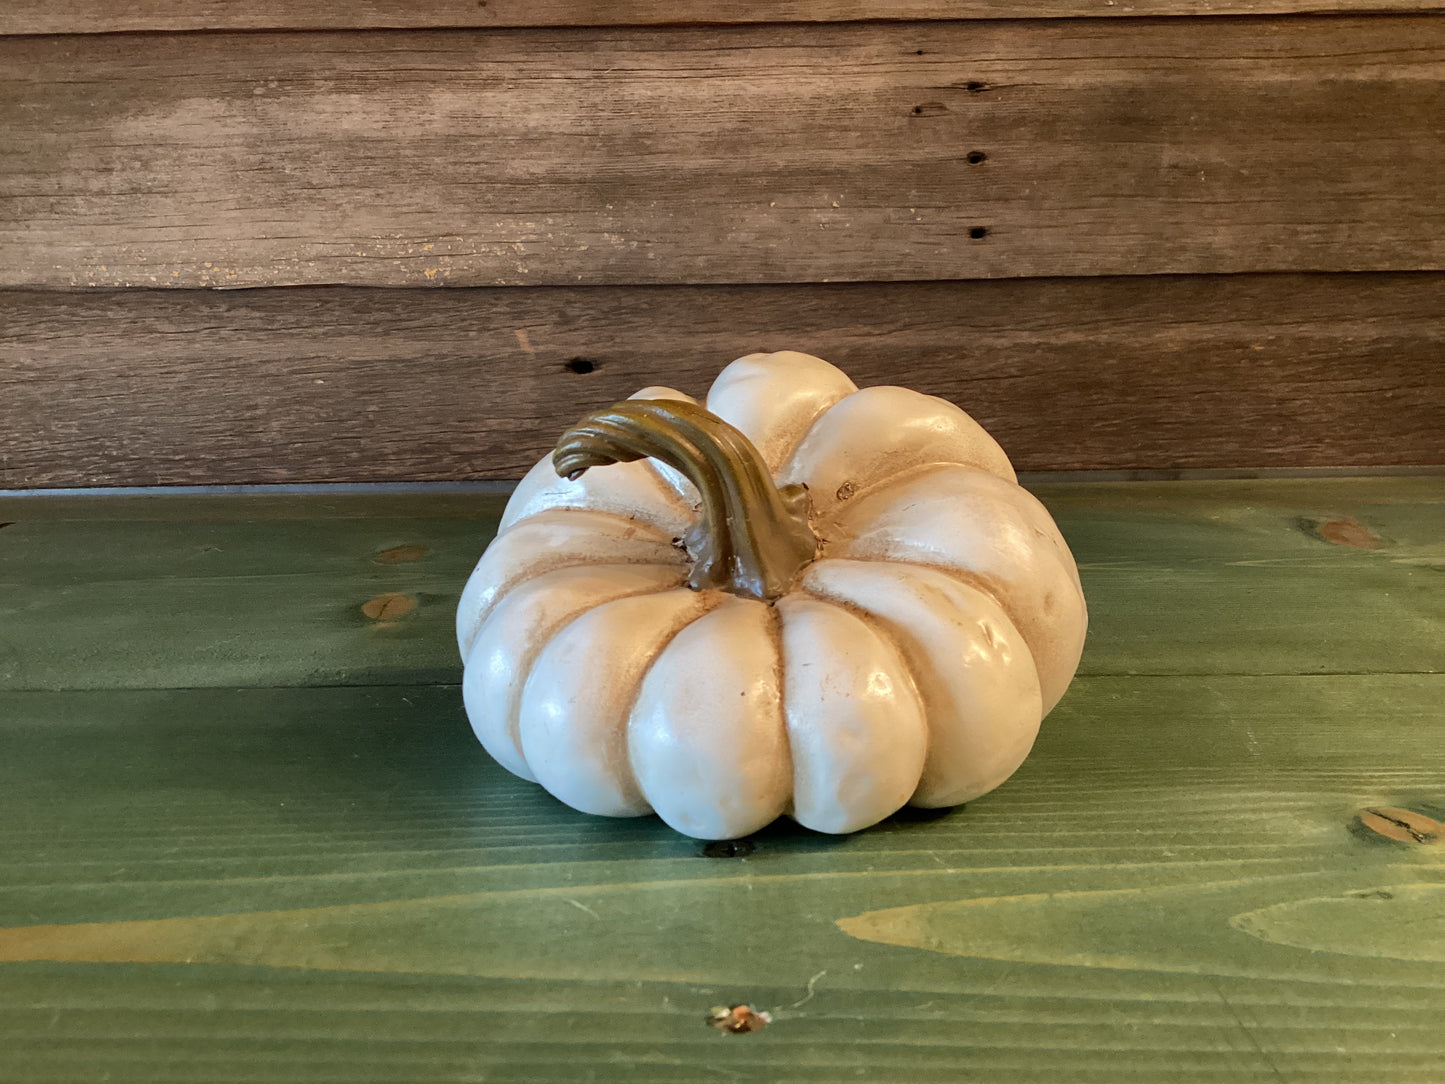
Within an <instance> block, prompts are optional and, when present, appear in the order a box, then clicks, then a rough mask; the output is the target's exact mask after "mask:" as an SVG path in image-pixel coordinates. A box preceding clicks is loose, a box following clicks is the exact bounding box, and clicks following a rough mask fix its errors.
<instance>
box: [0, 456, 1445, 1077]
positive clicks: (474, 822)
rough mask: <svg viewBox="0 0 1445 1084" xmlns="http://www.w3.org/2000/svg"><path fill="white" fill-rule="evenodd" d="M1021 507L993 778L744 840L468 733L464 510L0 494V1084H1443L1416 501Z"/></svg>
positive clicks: (1184, 494)
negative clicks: (1035, 573)
mask: <svg viewBox="0 0 1445 1084" xmlns="http://www.w3.org/2000/svg"><path fill="white" fill-rule="evenodd" d="M1034 488H1035V491H1036V492H1037V493H1038V494H1039V496H1040V497H1041V498H1042V499H1043V500H1044V502H1045V503H1046V504H1047V505H1048V506H1049V507H1050V509H1051V510H1052V511H1053V512H1054V514H1055V517H1056V518H1057V520H1058V522H1059V525H1060V527H1061V528H1062V530H1063V532H1064V534H1065V536H1066V537H1067V538H1068V540H1069V543H1070V545H1071V546H1072V547H1073V549H1074V553H1075V555H1076V557H1077V558H1078V560H1079V564H1080V570H1081V574H1082V576H1083V580H1084V587H1085V591H1086V593H1087V595H1088V599H1089V603H1090V611H1091V621H1092V623H1091V629H1090V639H1089V644H1088V648H1087V650H1086V652H1085V655H1084V660H1083V664H1082V666H1081V668H1080V673H1079V677H1078V678H1076V680H1075V682H1074V685H1073V686H1072V688H1071V690H1070V692H1069V693H1068V695H1067V696H1066V697H1065V699H1064V700H1063V702H1062V704H1060V706H1059V707H1058V708H1057V709H1056V710H1055V712H1054V713H1053V714H1052V715H1051V716H1050V717H1049V718H1048V719H1047V720H1046V721H1045V724H1044V729H1043V732H1042V734H1041V735H1040V738H1039V742H1038V745H1037V747H1036V749H1035V752H1034V754H1033V755H1032V756H1031V757H1030V759H1029V760H1028V761H1027V763H1026V764H1025V765H1024V767H1023V768H1022V769H1021V770H1020V771H1019V773H1018V774H1017V775H1016V776H1015V777H1014V778H1013V779H1012V780H1010V781H1009V782H1008V783H1007V784H1005V785H1004V786H1003V787H1002V788H1000V789H999V790H997V791H996V792H994V793H993V794H990V795H988V796H986V797H984V798H982V799H979V800H978V801H976V802H973V803H970V804H969V805H968V807H967V808H960V809H957V810H954V811H951V812H947V813H944V814H941V815H940V814H937V813H928V814H924V813H922V812H912V813H909V812H905V813H902V814H899V815H898V816H896V817H894V818H892V819H890V820H889V821H886V822H884V823H883V824H882V825H880V826H878V827H876V828H874V829H872V830H869V831H867V832H863V833H859V834H857V835H854V836H847V837H826V836H821V835H817V834H814V833H811V832H808V831H806V830H803V829H801V828H798V827H796V826H794V825H791V824H789V823H779V824H776V825H773V826H772V827H770V828H768V829H766V830H764V831H763V832H761V833H759V834H758V835H757V836H755V837H753V838H752V839H750V840H748V841H746V844H747V845H746V846H741V847H737V848H733V850H734V851H736V853H732V854H717V853H716V852H717V850H718V849H717V848H713V849H712V851H713V852H714V853H711V854H710V853H708V850H707V849H705V848H704V846H703V845H702V844H700V843H698V842H697V841H694V840H690V839H687V838H684V837H682V836H679V835H677V834H676V833H674V832H672V831H671V830H670V829H668V828H667V827H666V826H665V825H663V824H662V823H661V822H659V821H658V820H656V819H655V818H650V817H649V818H643V819H639V820H622V821H612V820H605V819H599V818H593V817H588V816H585V815H583V814H579V813H575V812H573V811H572V810H570V809H567V808H566V807H564V806H562V805H560V804H559V803H557V802H556V801H554V800H553V799H551V798H550V797H549V796H548V795H547V794H545V793H544V792H542V791H541V790H540V789H538V788H537V787H536V786H534V785H532V784H528V783H524V782H522V781H520V780H517V779H515V778H513V777H512V776H510V775H508V774H507V773H506V772H505V771H503V770H502V769H500V768H499V767H497V766H496V765H495V764H494V763H493V762H492V761H491V760H490V759H489V758H488V757H487V755H486V754H485V753H484V752H483V751H482V750H481V748H480V747H479V746H478V745H477V744H476V742H475V739H474V738H473V737H472V734H471V731H470V729H469V728H468V726H467V723H466V719H465V716H464V713H463V711H462V706H461V696H460V691H459V688H458V683H459V680H460V663H459V661H458V659H457V657H456V648H455V643H454V640H453V634H452V618H453V608H454V606H455V603H456V599H457V596H458V594H459V592H460V589H461V587H462V584H463V583H464V582H465V579H466V576H467V573H468V571H469V570H470V567H471V565H472V564H473V563H474V562H475V560H476V558H477V557H478V555H479V554H480V553H481V550H482V549H483V547H484V546H485V544H486V542H487V541H488V539H489V538H490V537H491V535H492V533H493V531H494V530H495V526H496V517H497V514H498V511H499V507H500V506H499V500H498V499H497V498H495V497H487V496H478V495H472V496H468V495H455V494H452V495H432V494H371V495H365V494H361V495H356V494H353V495H321V496H317V495H309V496H306V495H298V496H268V497H238V496H216V497H194V496H157V497H121V496H117V497H109V498H103V497H87V498H79V497H77V498H67V497H47V498H18V499H9V500H0V524H4V526H3V527H0V1081H6V1082H9V1081H26V1082H29V1081H91V1080H94V1081H101V1080H104V1081H138V1082H141V1081H143V1082H154V1084H161V1082H170V1081H176V1082H201V1081H298V1082H301V1081H337V1082H367V1081H378V1082H380V1081H427V1082H441V1081H504V1082H513V1081H516V1082H524V1081H579V1082H582V1081H613V1080H616V1081H636V1082H652V1081H689V1082H690V1081H712V1080H718V1081H780V1082H781V1081H810V1082H814V1081H816V1082H832V1081H843V1080H862V1081H895V1080H896V1081H906V1082H909V1084H925V1082H932V1081H939V1082H945V1081H947V1082H953V1081H975V1080H976V1081H1048V1082H1050V1084H1053V1082H1060V1081H1062V1082H1072V1081H1080V1082H1092V1081H1099V1082H1106V1081H1107V1082H1115V1081H1153V1080H1160V1081H1186V1080H1187V1081H1194V1080H1198V1081H1254V1080H1260V1081H1265V1080H1268V1081H1340V1082H1350V1084H1354V1082H1359V1081H1371V1082H1385V1081H1411V1082H1420V1084H1440V1082H1441V1081H1445V846H1442V845H1441V844H1440V843H1439V842H1438V841H1432V837H1431V836H1430V834H1429V833H1428V832H1423V833H1417V836H1418V840H1417V839H1416V838H1409V839H1407V840H1406V841H1397V840H1393V839H1389V838H1386V837H1385V836H1384V835H1382V834H1380V833H1378V832H1375V831H1372V830H1371V828H1370V827H1368V826H1367V824H1366V823H1365V822H1364V821H1362V820H1361V818H1360V812H1361V811H1362V810H1365V809H1370V808H1378V807H1390V808H1394V809H1402V810H1412V811H1414V812H1415V813H1416V814H1418V815H1419V818H1420V819H1419V821H1418V822H1417V823H1419V824H1425V825H1427V826H1428V824H1429V823H1430V819H1431V818H1433V819H1435V820H1440V819H1445V676H1442V675H1441V673H1440V670H1441V665H1442V663H1445V575H1442V574H1445V477H1441V476H1428V475H1427V476H1417V477H1395V478H1389V477H1373V478H1358V479H1335V478H1331V479H1298V480H1250V481H1207V482H1205V481H1188V482H1130V483H1105V482H1081V483H1058V484H1049V485H1038V486H1036V487H1034ZM368 604H370V605H368ZM369 614H376V615H377V616H369ZM1367 819H1368V818H1367ZM1396 834H1400V833H1396ZM723 850H727V848H724V849H723ZM740 1002H741V1003H747V1004H749V1005H751V1006H753V1007H754V1008H756V1009H759V1010H766V1011H767V1012H769V1013H770V1014H771V1015H772V1023H771V1024H770V1025H769V1026H767V1027H766V1028H765V1029H763V1030H761V1031H757V1032H752V1033H749V1034H739V1035H732V1034H725V1033H723V1032H721V1031H719V1030H717V1029H714V1028H712V1027H710V1026H708V1024H707V1023H706V1021H705V1017H706V1015H707V1013H708V1011H709V1009H710V1008H711V1007H712V1006H715V1005H729V1004H733V1003H740Z"/></svg>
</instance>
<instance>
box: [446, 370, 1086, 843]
mask: <svg viewBox="0 0 1445 1084" xmlns="http://www.w3.org/2000/svg"><path fill="white" fill-rule="evenodd" d="M645 456H657V457H660V458H661V459H662V460H663V462H660V461H659V459H658V458H643V457H645ZM592 467H595V468H597V469H588V468H592ZM1086 623H1087V618H1086V614H1085V608H1084V597H1083V592H1082V590H1081V588H1080V586H1079V579H1078V573H1077V570H1076V569H1075V565H1074V560H1073V557H1072V556H1071V554H1070V553H1069V549H1068V547H1067V546H1066V545H1065V543H1064V540H1063V539H1062V538H1061V537H1060V535H1059V532H1058V530H1057V528H1056V527H1055V526H1054V523H1053V520H1052V519H1051V518H1050V517H1049V514H1048V513H1047V512H1046V511H1045V510H1044V508H1043V506H1042V505H1041V504H1039V502H1038V501H1037V500H1036V499H1035V498H1034V497H1033V496H1031V495H1030V494H1029V493H1028V492H1027V491H1025V490H1024V489H1022V488H1020V487H1019V485H1018V484H1017V481H1016V479H1015V476H1014V472H1013V468H1012V467H1011V466H1010V465H1009V461H1008V458H1007V457H1006V456H1005V455H1004V453H1003V451H1002V449H1000V448H999V446H998V444H997V443H995V441H994V440H993V438H991V437H990V436H989V435H988V434H987V433H986V432H984V430H983V429H982V428H981V427H980V426H979V425H978V424H977V423H976V422H975V421H973V419H972V418H970V417H969V416H968V415H967V414H965V413H964V412H963V411H962V410H959V409H958V408H957V407H955V406H953V405H952V404H950V403H947V402H945V401H943V400H941V399H937V398H933V397H931V396H927V395H922V394H919V393H917V392H913V391H908V390H906V389H904V388H895V387H873V388H866V389H864V390H862V391H859V390H858V389H857V387H856V386H855V385H854V384H853V383H852V381H850V380H849V379H848V378H847V377H846V376H845V375H844V374H843V373H842V372H840V371H839V370H838V369H836V368H834V367H833V366H832V365H829V364H828V363H827V362H825V361H822V360H821V359H819V358H815V357H810V356H808V355H806V354H799V353H794V352H791V351H785V352H782V353H775V354H754V355H750V356H748V357H745V358H741V359H739V360H737V361H735V362H733V363H732V364H731V365H729V366H728V367H727V368H726V369H724V370H723V372H722V374H721V375H720V376H719V377H718V378H717V380H716V382H715V383H714V384H713V386H712V389H711V390H710V391H709V393H708V396H707V401H706V409H705V410H704V409H702V408H701V407H700V406H699V405H698V404H697V403H696V401H695V400H692V399H690V398H689V397H688V396H685V395H682V394H681V393H679V392H676V391H672V390H670V389H665V388H647V389H644V390H643V391H640V392H638V393H637V394H636V395H635V396H633V398H632V399H631V400H629V401H627V402H626V403H620V404H617V405H616V406H615V407H613V408H610V409H609V410H605V411H598V412H595V413H594V414H592V415H589V416H588V417H587V418H584V419H583V421H582V422H581V423H579V425H578V426H577V427H575V428H574V429H573V430H570V431H569V432H568V434H566V435H564V438H563V440H562V442H561V443H560V444H559V446H558V449H557V451H556V452H555V453H554V454H553V455H551V456H548V457H547V458H546V459H543V460H542V462H540V463H538V464H537V466H536V467H535V468H534V469H533V470H532V471H531V472H530V473H529V474H528V475H527V477H526V478H525V479H524V480H523V481H522V483H521V484H520V485H519V486H518V488H517V490H516V492H515V493H514V494H513V496H512V498H511V501H510V502H509V503H508V505H507V510H506V513H505V515H504V516H503V519H502V524H501V530H500V532H499V534H498V535H497V538H496V540H495V541H494V542H493V543H492V545H491V546H490V547H489V548H488V550H487V551H486V553H485V555H484V556H483V557H482V559H481V561H480V563H479V564H478V565H477V567H476V571H475V572H474V573H473V574H472V577H471V579H470V581H469V582H468V583H467V586H466V590H465V591H464V592H463V594H462V598H461V603H460V606H459V608H458V612H457V639H458V643H459V645H460V647H461V652H462V657H463V659H464V661H465V673H464V680H463V694H464V699H465V702H466V709H467V714H468V716H469V717H470V719H471V723H472V726H473V728H474V729H475V731H476V734H477V737H478V738H480V739H481V742H482V744H483V745H484V746H485V747H486V749H487V751H488V752H489V753H491V755H492V756H493V757H495V758H496V760H497V761H498V762H499V763H501V764H502V766H503V767H505V768H507V769H508V770H509V771H511V772H513V773H515V774H516V775H519V776H521V777H522V778H524V779H529V780H533V781H536V782H538V783H541V784H542V785H543V786H544V787H546V788H547V790H549V791H550V792H551V793H552V794H554V795H555V796H556V797H558V798H560V799H561V800H562V801H564V802H566V803H567V804H569V805H571V806H574V807H575V808H577V809H580V810H582V811H584V812H587V813H596V814H603V815H606V816H617V817H623V816H639V815H643V814H646V813H649V812H653V811H655V812H656V813H657V814H658V815H659V816H661V817H662V819H663V820H665V821H666V822H667V823H668V824H670V825H671V826H672V827H674V828H675V829H677V830H678V831H680V832H684V833H686V834H688V835H690V836H695V837H698V838H702V839H729V838H735V837H738V836H742V835H746V834H747V833H749V832H752V831H755V830H756V829H758V828H761V827H763V826H764V825H766V824H768V823H769V822H771V821H772V820H774V819H775V818H776V817H778V816H780V815H782V814H784V813H786V814H788V815H790V816H792V817H793V818H794V819H795V820H797V821H798V822H799V823H801V824H804V825H806V826H808V827H809V828H814V829H817V830H818V831H822V832H852V831H855V830H857V829H860V828H865V827H867V826H868V825H871V824H874V823H876V822H877V821H879V820H882V819H883V818H884V817H887V816H888V815H890V814H891V813H893V812H894V811H896V810H897V809H898V808H899V807H901V806H903V805H905V804H912V805H917V806H929V807H939V806H952V805H957V804H959V803H961V802H966V801H968V800H970V799H972V798H976V797H978V796H979V795H981V794H984V793H986V792H987V791H990V790H992V789H993V788H994V787H997V786H998V785H999V784H1000V783H1002V782H1003V781H1004V780H1005V779H1007V778H1008V777H1009V776H1010V775H1011V774H1012V773H1013V772H1014V770H1015V769H1016V768H1017V767H1018V766H1019V764H1020V763H1022V761H1023V759H1024V757H1025V756H1026V755H1027V754H1028V752H1029V750H1030V748H1031V747H1032V745H1033V741H1034V737H1035V734H1036V733H1037V731H1038V727H1039V721H1040V719H1041V718H1042V717H1043V715H1044V714H1046V713H1047V712H1048V711H1049V710H1050V709H1051V708H1052V707H1053V706H1054V704H1055V703H1057V701H1058V700H1059V698H1060V697H1061V696H1062V695H1063V692H1064V690H1065V688H1066V687H1067V686H1068V684H1069V681H1070V680H1071V679H1072V677H1073V674H1074V670H1075V668H1076V667H1077V665H1078V662H1079V655H1080V652H1081V651H1082V649H1083V643H1084V632H1085V627H1086Z"/></svg>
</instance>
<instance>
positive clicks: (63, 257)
mask: <svg viewBox="0 0 1445 1084" xmlns="http://www.w3.org/2000/svg"><path fill="white" fill-rule="evenodd" d="M1205 6H1207V7H1208V8H1209V14H1204V15H1200V14H1193V13H1192V12H1197V11H1198V10H1199V9H1200V8H1201V7H1205ZM421 7H422V5H414V4H409V3H404V2H402V0H370V2H361V3H350V4H338V3H330V2H324V3H318V4H315V5H292V4H290V3H283V2H281V0H253V2H251V3H248V4H245V5H234V4H223V3H216V2H202V3H196V2H191V3H187V4H185V5H182V4H180V3H177V2H175V0H130V2H127V3H114V2H112V3H105V4H103V3H100V2H99V0H68V2H42V0H16V2H13V3H11V4H8V5H6V8H5V10H4V11H3V12H0V34H4V35H5V36H4V37H0V147H3V151H0V327H3V335H0V488H7V487H8V488H24V487H36V486H81V485H135V484H141V485H155V484H173V483H246V482H300V481H307V482H323V481H400V480H431V479H487V478H492V479H507V478H516V477H518V476H520V474H521V473H522V472H523V471H524V470H525V468H526V467H527V466H528V465H529V464H530V463H531V462H533V461H534V460H535V459H536V458H537V457H538V456H539V455H541V454H542V453H543V452H544V451H545V449H546V448H547V447H548V446H549V443H550V440H551V438H552V437H554V436H555V434H556V433H557V432H558V431H560V429H561V428H563V427H564V426H565V425H566V424H567V423H569V422H570V421H572V420H574V419H575V418H576V417H577V416H578V415H579V414H580V413H582V412H583V411H584V410H585V409H588V408H590V407H592V406H594V405H597V404H600V403H603V402H607V401H611V400H612V399H615V398H620V397H622V396H623V395H626V394H628V393H630V392H631V391H633V390H635V389H636V388H637V387H640V386H642V385H644V384H649V383H666V384H672V385H674V386H677V387H680V388H682V389H684V390H687V391H690V392H693V393H695V394H700V393H702V392H703V391H705V389H706V386H707V383H708V381H709V379H710V377H711V375H712V374H713V373H714V372H716V370H717V369H718V368H719V367H720V366H721V365H722V364H724V363H725V362H727V361H728V360H730V359H731V358H733V357H735V356H737V355H739V354H743V353H747V352H750V351H753V350H761V349H780V348H785V347H786V348H796V349H801V350H806V351H809V352H813V353H817V354H821V355H822V356H825V357H827V358H829V359H830V360H833V361H835V362H837V363H839V364H841V365H843V366H844V367H845V368H847V369H848V370H849V371H850V372H851V373H853V375H854V376H855V378H856V379H858V380H859V382H860V383H878V382H899V383H908V384H911V385H913V386H916V387H919V388H921V389H923V390H926V391H929V392H933V393H936V394H940V395H944V396H947V397H948V398H950V399H952V400H954V401H955V402H957V403H959V404H960V405H962V406H963V407H964V408H965V409H967V410H969V411H970V412H972V413H973V414H974V415H975V416H976V417H977V418H978V419H979V420H980V421H982V422H983V423H984V424H985V425H986V426H988V427H989V428H990V429H991V430H993V431H994V432H995V434H996V435H997V436H998V437H999V439H1000V440H1001V441H1002V443H1003V444H1004V446H1005V448H1006V449H1007V450H1008V451H1009V452H1010V454H1011V455H1012V456H1013V458H1014V460H1015V462H1016V464H1017V465H1018V466H1019V467H1020V468H1022V469H1026V470H1068V469H1090V468H1113V469H1128V468H1173V467H1180V468H1182V467H1249V466H1321V465H1370V466H1380V465H1393V464H1420V463H1442V462H1445V424H1442V421H1441V417H1442V414H1445V409H1442V408H1445V357H1442V353H1445V352H1442V343H1445V316H1442V313H1445V274H1442V271H1445V141H1442V130H1445V14H1442V13H1441V12H1442V11H1445V5H1442V4H1437V3H1426V2H1419V0H1417V2H1410V0H1221V2H1217V3H1213V4H1210V5H1199V4H1191V3H1186V2H1184V0H1137V2H1133V3H1126V2H1123V0H1118V2H1116V0H1044V2H1042V3H1030V4H1026V3H1023V2H1022V0H961V2H954V3H944V2H943V0H868V2H866V3H864V2H861V0H854V2H849V0H830V2H820V3H809V4H800V3H794V4H789V3H784V4H766V5H765V4H760V3H752V2H743V3H732V4H728V5H722V4H717V3H707V2H704V0H671V2H668V3H662V2H660V0H620V2H617V3H612V4H608V5H601V4H592V3H582V2H580V0H470V2H463V0H443V2H438V3H433V4H429V5H425V7H426V10H425V11H419V10H417V9H419V8H421ZM293 8H304V9H306V10H305V11H304V13H302V14H299V15H298V14H297V12H296V11H295V10H293Z"/></svg>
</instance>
